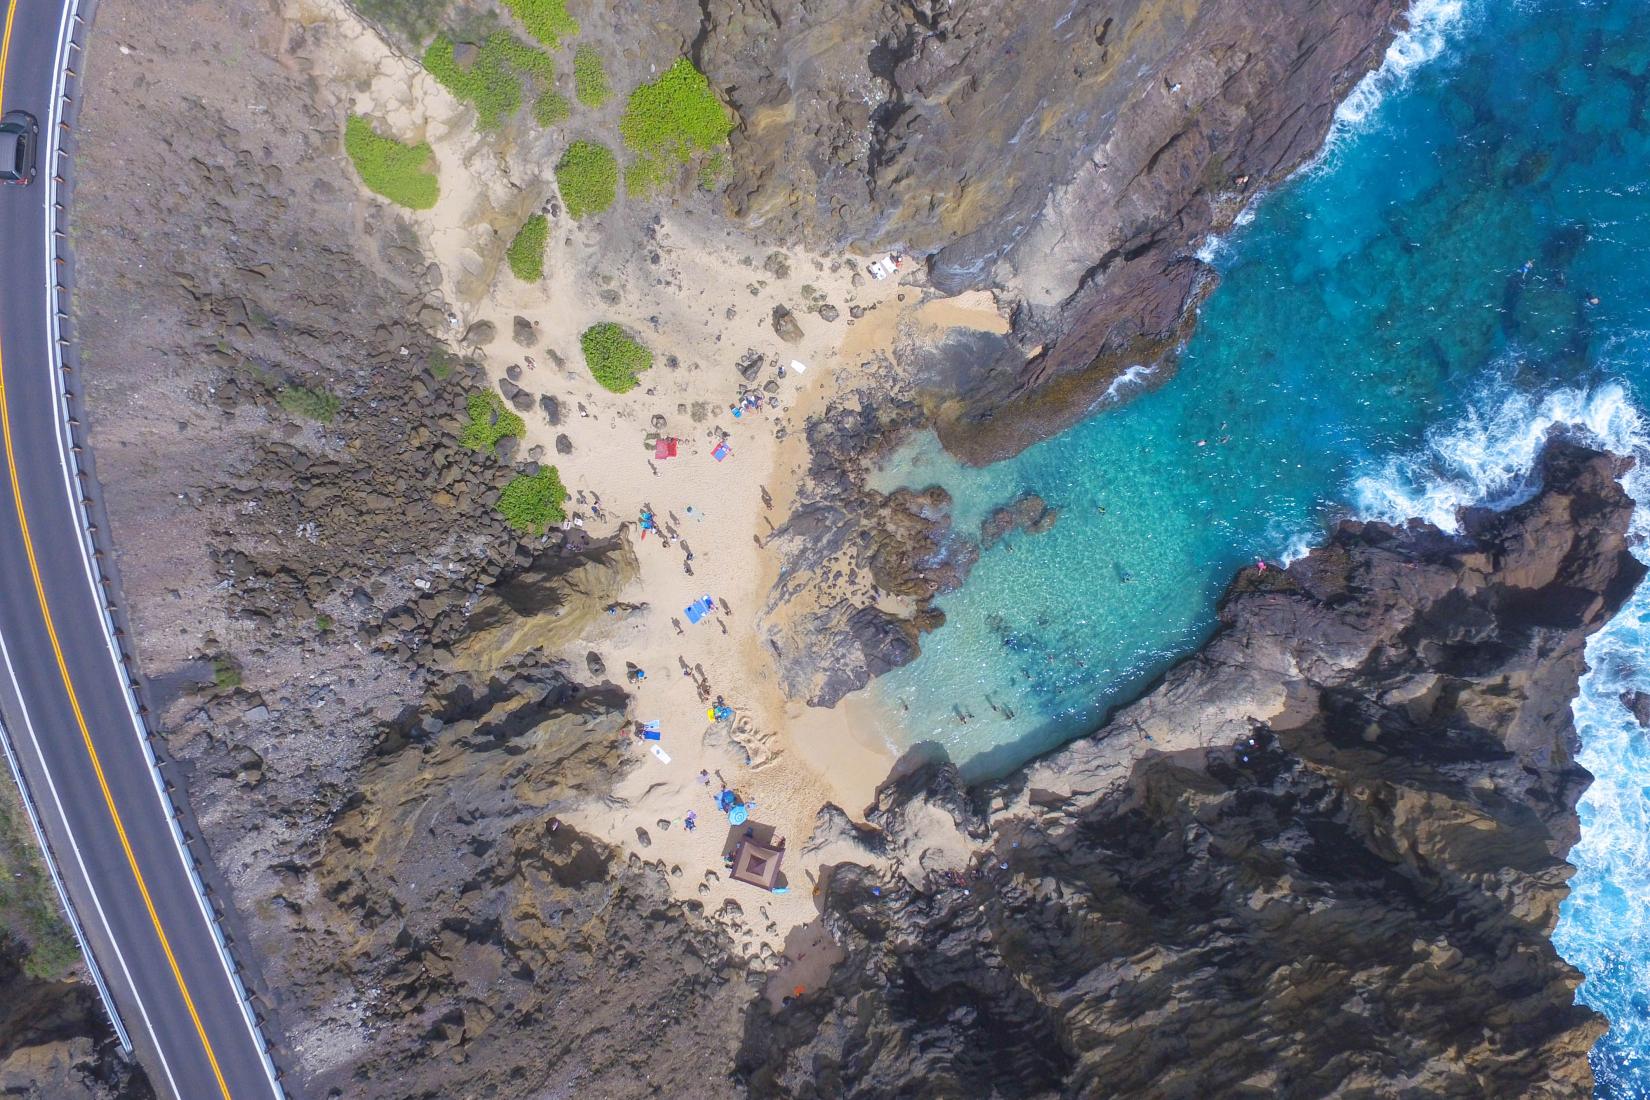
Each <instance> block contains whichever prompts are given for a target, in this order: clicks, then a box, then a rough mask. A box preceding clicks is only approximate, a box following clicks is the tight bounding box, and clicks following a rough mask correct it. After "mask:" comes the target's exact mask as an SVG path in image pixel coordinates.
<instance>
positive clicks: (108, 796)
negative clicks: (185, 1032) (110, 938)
mask: <svg viewBox="0 0 1650 1100" xmlns="http://www.w3.org/2000/svg"><path fill="white" fill-rule="evenodd" d="M16 16H17V0H10V2H9V4H8V6H7V8H6V29H5V37H4V38H3V39H0V112H3V111H4V107H5V94H6V61H7V59H8V58H9V57H10V55H11V30H12V22H13V20H14V19H15V18H16ZM48 144H50V139H49V138H48ZM45 170H46V171H48V172H55V171H56V168H55V166H53V165H50V164H48V165H46V166H45ZM53 384H54V385H55V381H54V383H53ZM54 415H55V410H54ZM0 435H3V436H4V437H5V448H6V468H7V470H8V471H9V472H10V475H11V494H12V500H13V501H14V502H15V504H16V507H17V526H18V528H19V530H20V531H21V533H22V536H23V550H24V553H25V554H26V555H27V556H28V561H29V573H30V575H31V576H32V577H33V578H34V594H35V598H36V599H37V600H39V602H40V617H41V619H42V621H43V622H44V623H45V626H46V636H47V637H48V638H50V639H51V643H52V655H53V656H54V657H55V658H56V659H57V671H58V674H59V675H61V676H62V678H63V690H64V691H66V692H67V693H68V696H69V708H70V709H71V710H72V711H73V712H74V720H75V724H76V725H77V726H79V727H80V739H81V740H82V741H83V742H84V743H85V745H86V753H87V755H88V756H90V757H91V761H92V771H93V772H95V773H96V775H97V785H98V787H99V788H100V789H101V790H102V791H103V804H104V806H105V807H107V808H108V811H109V819H110V820H111V821H112V822H114V826H115V833H116V834H117V835H118V836H119V837H120V847H121V850H122V851H123V852H125V853H126V863H127V865H128V866H130V867H131V869H132V878H133V879H134V880H135V881H136V882H137V888H138V893H139V894H141V895H142V896H143V905H144V908H145V909H147V910H148V911H149V922H150V924H152V925H154V928H155V936H156V937H157V938H158V939H159V940H160V948H161V951H163V952H164V953H165V955H166V963H167V965H168V966H170V967H171V968H172V978H173V979H174V980H175V981H176V982H177V983H178V992H179V993H181V994H182V995H183V1003H184V1006H185V1007H186V1008H188V1010H189V1018H190V1019H191V1020H192V1021H194V1024H195V1034H197V1035H198V1036H200V1041H201V1047H202V1048H203V1049H204V1050H205V1051H206V1060H207V1061H208V1062H209V1063H211V1066H212V1075H213V1076H214V1077H215V1078H217V1082H218V1091H219V1092H220V1093H221V1094H222V1095H223V1098H224V1100H232V1098H231V1097H230V1094H229V1086H228V1084H227V1083H225V1081H224V1079H223V1071H222V1070H221V1069H220V1068H219V1067H218V1058H217V1055H216V1054H214V1053H213V1051H212V1041H211V1040H210V1039H208V1038H207V1037H206V1028H205V1027H203V1026H202V1025H201V1018H200V1013H199V1012H197V1011H196V1010H195V999H194V998H193V997H191V996H190V995H189V985H188V983H187V982H185V981H184V980H183V971H182V970H180V969H179V968H178V960H177V957H176V956H175V955H173V954H172V944H171V942H170V941H169V940H168V939H167V938H166V929H165V928H163V927H161V923H160V915H159V914H158V913H156V912H155V903H154V900H153V899H152V898H151V897H150V896H149V886H148V884H147V883H145V882H144V881H143V872H142V871H140V870H139V869H138V862H137V856H136V855H135V854H134V853H133V852H132V844H131V841H130V840H128V839H127V836H126V827H125V826H124V825H123V824H121V820H120V811H119V810H118V809H116V808H115V799H114V795H113V794H112V793H111V792H110V790H109V783H108V780H107V779H106V778H105V777H104V774H103V763H102V761H100V760H99V759H98V756H97V746H95V745H94V744H93V743H92V734H91V731H90V730H89V729H88V728H87V726H86V717H85V715H84V714H82V713H81V710H80V699H79V698H78V697H77V696H76V695H75V690H74V682H73V681H72V680H71V679H70V677H69V666H68V665H67V664H66V663H65V662H64V660H63V647H62V646H61V645H59V644H58V640H57V629H56V627H54V626H53V625H52V612H51V608H50V607H49V606H47V604H46V588H45V585H43V584H42V583H41V580H40V567H39V564H38V563H37V562H36V560H35V555H34V542H33V540H32V539H30V538H29V521H28V518H27V517H26V516H25V515H24V513H23V490H22V486H21V485H19V484H18V480H17V462H16V458H15V455H14V454H13V452H12V438H11V413H10V410H9V409H8V408H7V404H6V380H5V361H4V358H3V357H0ZM110 934H111V935H112V934H113V930H112V929H111V931H110ZM133 992H134V993H135V992H136V990H134V991H133Z"/></svg>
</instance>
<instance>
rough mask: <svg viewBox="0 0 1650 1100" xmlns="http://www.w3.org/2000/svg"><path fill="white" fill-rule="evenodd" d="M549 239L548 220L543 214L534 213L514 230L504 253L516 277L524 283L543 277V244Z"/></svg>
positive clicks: (534, 281)
mask: <svg viewBox="0 0 1650 1100" xmlns="http://www.w3.org/2000/svg"><path fill="white" fill-rule="evenodd" d="M549 239H550V222H549V221H548V220H547V219H546V218H545V216H544V215H543V214H534V215H533V216H532V217H530V218H528V219H527V220H526V221H525V222H523V223H522V226H521V228H520V229H518V230H516V236H515V239H514V240H512V241H511V242H510V247H509V249H507V250H506V251H505V253H504V258H505V259H506V260H508V261H509V262H510V270H511V271H512V272H514V273H515V276H516V278H518V279H520V280H521V281H522V282H524V283H536V282H538V281H539V280H540V279H542V278H544V245H545V242H546V241H548V240H549Z"/></svg>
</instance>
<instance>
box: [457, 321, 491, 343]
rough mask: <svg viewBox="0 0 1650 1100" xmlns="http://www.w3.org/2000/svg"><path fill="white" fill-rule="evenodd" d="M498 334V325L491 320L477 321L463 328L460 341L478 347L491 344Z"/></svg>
mask: <svg viewBox="0 0 1650 1100" xmlns="http://www.w3.org/2000/svg"><path fill="white" fill-rule="evenodd" d="M497 336H498V327H497V326H496V325H494V324H493V322H491V321H477V322H476V323H475V324H473V325H471V326H470V327H469V328H467V329H465V330H464V336H463V338H462V342H463V343H464V344H465V345H466V346H467V347H472V348H479V347H485V346H486V345H488V344H491V343H492V342H493V340H494V339H495V338H496V337H497Z"/></svg>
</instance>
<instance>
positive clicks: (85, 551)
mask: <svg viewBox="0 0 1650 1100" xmlns="http://www.w3.org/2000/svg"><path fill="white" fill-rule="evenodd" d="M80 2H81V0H67V2H66V3H65V4H64V5H63V15H62V18H61V20H60V22H59V24H58V32H57V56H56V60H55V62H54V64H53V69H52V103H51V112H50V126H49V127H48V133H49V135H50V136H49V137H48V138H47V143H46V155H47V161H46V163H47V166H48V168H49V171H48V173H47V175H46V195H45V199H46V217H45V219H44V220H45V240H46V251H45V260H46V271H45V276H46V293H47V296H48V302H49V304H50V305H51V309H50V311H49V313H50V325H49V332H48V334H47V335H48V336H49V337H50V344H51V359H52V368H53V371H54V374H53V378H54V379H58V378H61V377H62V376H63V344H62V335H63V330H62V321H61V317H60V315H59V312H58V303H56V302H55V301H53V299H55V298H56V295H57V279H56V276H55V274H54V271H53V268H54V262H53V261H54V258H55V257H56V255H57V249H56V247H55V245H54V243H53V240H52V233H53V230H54V229H56V227H57V226H56V209H57V205H56V204H57V174H58V165H57V158H58V156H59V155H60V153H61V152H62V150H61V142H60V134H61V123H62V118H63V100H64V97H65V95H66V94H67V89H66V87H65V83H66V80H67V70H68V50H69V43H70V39H71V38H72V34H73V32H72V24H73V22H74V20H76V19H78V18H79V15H80ZM82 52H84V47H82ZM53 384H54V386H57V383H56V382H55V381H54V383H53ZM57 392H58V393H59V394H61V393H62V392H63V391H62V389H61V388H60V387H58V389H57ZM57 406H58V416H57V418H56V419H57V425H56V432H55V434H56V436H57V451H58V457H59V467H60V469H61V470H62V473H63V487H64V490H65V492H66V494H67V495H68V499H69V507H70V509H71V510H72V511H73V512H74V513H75V514H76V515H78V516H79V518H80V528H81V530H80V536H81V537H80V540H79V542H80V557H81V561H82V563H83V564H84V566H85V570H86V583H87V585H88V586H89V587H90V589H91V593H92V600H93V602H94V603H95V604H96V605H97V608H98V612H99V615H100V617H101V618H102V620H103V634H104V641H105V643H106V644H107V647H108V651H109V659H110V661H111V662H112V663H113V665H114V671H115V675H116V676H117V677H119V678H120V681H121V683H122V684H123V685H124V691H123V694H124V695H125V697H126V708H127V712H128V714H129V715H130V716H131V719H132V731H133V733H134V734H135V735H136V737H137V739H138V743H139V744H140V745H141V746H142V748H143V752H144V755H145V757H146V758H147V759H148V761H149V774H150V778H151V779H152V780H153V781H154V784H155V794H156V797H157V798H158V800H159V803H160V806H159V808H160V810H161V814H162V816H163V817H165V818H166V819H167V821H169V822H170V823H171V827H172V839H173V847H174V849H175V850H176V851H177V855H178V861H179V863H181V864H182V865H183V870H184V873H185V874H186V875H187V876H188V878H189V880H190V882H191V883H192V884H193V885H194V894H195V902H196V904H197V905H198V906H199V907H200V911H201V916H202V918H203V919H204V920H205V921H206V926H207V927H208V928H209V929H211V931H212V937H213V939H214V940H216V941H217V947H218V950H217V955H218V962H219V963H220V964H221V965H222V967H223V972H224V977H226V978H227V979H228V980H229V985H230V988H231V989H233V990H234V992H235V996H236V999H237V1000H238V1001H239V1002H240V1006H241V1019H242V1022H243V1023H244V1024H245V1025H246V1030H247V1035H248V1036H249V1037H250V1038H251V1039H252V1044H253V1046H254V1047H256V1048H257V1050H258V1053H259V1055H260V1057H261V1058H262V1060H263V1064H264V1074H265V1076H266V1077H267V1078H268V1080H269V1086H270V1089H271V1090H272V1093H273V1095H274V1096H275V1097H276V1098H277V1100H285V1098H286V1095H287V1094H286V1090H285V1089H284V1088H282V1087H281V1083H280V1078H279V1074H278V1072H277V1071H276V1068H275V1062H274V1059H273V1058H272V1057H271V1056H270V1051H269V1043H268V1041H267V1040H266V1039H265V1038H264V1035H263V1033H262V1032H261V1031H260V1030H259V1028H258V1022H257V1019H256V1018H255V1016H254V1014H253V1010H252V1000H251V997H250V995H249V994H248V993H247V989H246V985H245V984H244V983H243V982H242V981H241V980H240V978H239V977H238V976H237V975H236V974H235V968H234V966H233V964H232V962H231V960H230V957H229V944H228V942H227V941H226V940H225V939H224V935H223V930H222V928H220V927H219V925H218V921H217V919H216V917H215V916H214V915H213V913H212V909H211V906H210V905H209V904H208V903H207V899H206V885H205V883H204V882H202V881H201V877H200V873H199V871H198V870H196V868H195V865H194V863H193V862H192V860H191V859H190V856H189V852H188V842H187V841H186V840H185V839H184V836H183V828H182V827H181V826H180V825H179V824H178V819H177V816H176V813H175V806H174V805H173V804H172V801H171V798H170V797H169V796H168V795H167V793H166V781H165V778H164V777H163V776H162V775H161V772H160V760H159V758H158V757H157V756H156V755H155V750H154V746H153V745H152V744H150V742H149V735H148V731H147V730H146V729H145V728H144V724H143V719H142V717H141V716H140V715H139V713H138V701H137V694H136V692H135V691H134V690H133V689H132V685H131V682H130V679H129V677H128V674H127V670H126V666H125V663H124V662H123V661H122V660H121V658H120V651H119V649H118V648H117V647H116V645H115V633H114V632H115V624H114V619H113V617H112V616H111V615H110V613H109V609H108V607H107V606H106V605H105V604H104V602H103V597H102V592H101V589H100V587H99V585H98V583H97V567H96V566H95V565H94V563H93V560H92V550H93V549H95V548H94V547H93V546H92V545H91V542H92V538H91V534H90V527H91V517H90V515H89V514H88V512H87V510H86V507H85V505H84V504H82V503H81V499H80V496H79V495H78V494H77V493H76V492H75V480H76V475H77V474H78V473H79V469H80V464H79V462H78V461H77V460H76V459H75V457H74V453H73V450H72V449H71V447H72V442H71V443H70V444H69V445H65V439H66V437H67V435H68V432H69V427H68V417H69V409H68V406H67V403H66V402H65V400H64V399H63V398H61V397H60V398H59V399H58V401H57ZM173 1091H174V1093H175V1092H176V1088H175V1086H174V1089H173Z"/></svg>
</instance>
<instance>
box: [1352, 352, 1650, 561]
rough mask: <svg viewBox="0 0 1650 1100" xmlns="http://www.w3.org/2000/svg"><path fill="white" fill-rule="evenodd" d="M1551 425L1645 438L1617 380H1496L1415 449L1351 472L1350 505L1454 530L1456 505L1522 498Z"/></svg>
mask: <svg viewBox="0 0 1650 1100" xmlns="http://www.w3.org/2000/svg"><path fill="white" fill-rule="evenodd" d="M1555 429H1556V430H1562V431H1569V432H1571V433H1573V434H1575V435H1576V436H1577V437H1579V438H1580V439H1582V440H1584V441H1586V442H1588V443H1590V444H1591V445H1593V446H1596V447H1600V448H1602V449H1604V450H1607V451H1613V452H1615V453H1617V454H1626V455H1633V454H1640V453H1641V452H1642V451H1643V450H1644V449H1645V446H1646V442H1647V437H1646V434H1645V422H1644V418H1643V416H1642V415H1641V414H1640V412H1639V410H1638V409H1637V408H1636V407H1635V406H1634V405H1633V402H1632V400H1631V399H1630V398H1629V397H1628V396H1627V391H1626V390H1625V389H1623V388H1622V387H1621V385H1619V384H1617V383H1614V382H1612V383H1607V384H1605V385H1602V386H1598V387H1597V388H1593V389H1586V388H1571V389H1560V390H1554V391H1552V392H1550V393H1547V394H1545V395H1531V394H1524V393H1518V392H1516V391H1512V390H1511V388H1510V387H1506V386H1504V385H1497V386H1495V387H1493V388H1492V389H1491V390H1489V391H1487V392H1486V394H1485V396H1484V397H1483V398H1482V399H1480V400H1479V401H1478V402H1475V403H1474V405H1473V406H1472V407H1471V408H1469V410H1468V411H1467V413H1466V415H1465V416H1464V417H1463V418H1462V419H1461V421H1460V422H1458V423H1457V424H1455V425H1453V426H1450V427H1448V428H1445V429H1443V430H1435V431H1433V432H1429V433H1428V435H1427V440H1426V444H1425V446H1424V447H1423V448H1422V449H1421V450H1419V451H1417V452H1414V453H1410V454H1404V455H1399V456H1397V457H1394V458H1391V459H1388V460H1387V462H1386V463H1385V464H1384V465H1383V466H1382V468H1381V469H1380V470H1379V471H1378V472H1376V473H1373V474H1367V475H1364V476H1362V477H1359V478H1357V479H1355V480H1354V481H1353V483H1352V492H1351V500H1352V505H1353V508H1354V510H1355V511H1356V512H1357V513H1358V514H1359V515H1361V516H1363V517H1364V518H1366V519H1380V520H1385V521H1387V522H1389V523H1402V522H1404V521H1405V520H1409V519H1424V520H1426V521H1427V522H1428V523H1431V524H1433V525H1435V526H1437V527H1439V528H1440V529H1442V530H1445V531H1452V532H1453V531H1456V530H1459V526H1460V525H1459V520H1458V514H1459V512H1460V510H1461V509H1462V508H1464V507H1467V506H1469V505H1474V504H1484V505H1489V506H1490V507H1493V508H1507V507H1510V506H1512V505H1514V504H1517V503H1519V502H1520V501H1521V500H1525V499H1528V497H1529V496H1530V494H1531V493H1533V492H1534V491H1535V489H1536V488H1538V486H1537V485H1536V484H1535V483H1534V480H1533V478H1532V476H1531V473H1532V471H1533V470H1534V468H1535V461H1536V457H1537V456H1538V455H1539V454H1540V453H1541V448H1542V445H1543V444H1544V443H1545V442H1546V441H1547V438H1548V437H1549V436H1550V435H1551V434H1552V433H1553V431H1554V430H1555Z"/></svg>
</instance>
